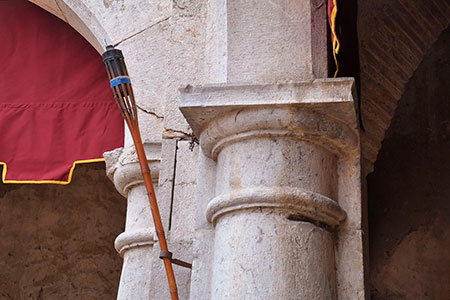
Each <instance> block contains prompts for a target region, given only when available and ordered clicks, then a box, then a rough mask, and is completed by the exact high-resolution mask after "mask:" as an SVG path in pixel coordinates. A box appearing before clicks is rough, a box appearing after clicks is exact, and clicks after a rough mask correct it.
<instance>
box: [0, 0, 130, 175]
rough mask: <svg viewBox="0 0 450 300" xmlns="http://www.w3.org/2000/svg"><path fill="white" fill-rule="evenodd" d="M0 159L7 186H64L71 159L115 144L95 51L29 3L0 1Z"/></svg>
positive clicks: (119, 134) (120, 130)
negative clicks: (8, 184)
mask: <svg viewBox="0 0 450 300" xmlns="http://www.w3.org/2000/svg"><path fill="white" fill-rule="evenodd" d="M0 40H1V46H0V60H1V69H0V164H3V181H4V182H5V183H15V182H29V183H68V182H70V179H71V173H72V171H73V167H74V166H75V164H76V163H82V162H93V161H100V160H102V153H103V152H105V151H108V150H112V149H115V148H117V147H121V146H122V145H123V139H124V123H123V120H122V117H121V115H120V112H119V111H118V108H117V106H116V103H115V101H114V98H113V94H112V92H111V88H110V87H109V82H108V78H107V75H106V72H105V69H104V66H103V63H102V59H101V56H100V55H99V54H98V53H97V52H96V51H95V49H94V48H93V47H92V46H91V45H90V44H89V43H88V42H87V41H86V40H84V38H83V37H82V36H81V35H80V34H78V33H77V32H76V31H75V30H74V29H73V28H72V27H70V26H69V25H67V24H66V23H64V22H63V21H61V20H60V19H58V18H57V17H55V16H53V15H51V14H50V13H48V12H46V11H45V10H43V9H41V8H39V7H37V6H35V5H34V4H31V3H29V2H27V1H18V0H7V1H0Z"/></svg>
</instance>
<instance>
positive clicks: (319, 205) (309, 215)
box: [206, 187, 346, 227]
mask: <svg viewBox="0 0 450 300" xmlns="http://www.w3.org/2000/svg"><path fill="white" fill-rule="evenodd" d="M254 208H279V209H281V210H285V211H286V212H288V214H289V216H295V217H298V216H301V217H303V218H305V219H311V220H312V221H314V222H317V223H324V224H326V225H328V226H330V227H336V226H337V225H339V224H340V223H341V222H343V221H344V220H345V218H346V213H345V211H344V210H343V209H342V208H341V207H340V206H339V204H337V203H336V202H335V201H334V200H332V199H330V198H328V197H325V196H323V195H321V194H318V193H314V192H311V191H306V190H303V189H301V188H292V187H257V188H246V189H241V190H236V191H233V192H231V193H228V194H222V195H219V196H217V197H215V198H214V199H212V200H211V201H210V202H209V204H208V206H207V209H206V217H207V219H208V221H209V222H211V223H214V222H215V221H216V220H217V219H218V218H219V217H220V216H222V215H224V214H226V213H230V212H235V211H239V210H244V209H254ZM289 216H288V217H289Z"/></svg>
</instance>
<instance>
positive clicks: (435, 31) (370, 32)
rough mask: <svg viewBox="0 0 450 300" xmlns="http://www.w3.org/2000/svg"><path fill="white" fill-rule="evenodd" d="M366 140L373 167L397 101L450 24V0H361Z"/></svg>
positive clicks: (365, 150)
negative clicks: (427, 53) (428, 52)
mask: <svg viewBox="0 0 450 300" xmlns="http://www.w3.org/2000/svg"><path fill="white" fill-rule="evenodd" d="M358 11H359V16H358V19H359V20H358V36H359V43H360V45H359V49H360V50H359V51H360V63H361V103H362V105H361V111H362V115H363V119H364V125H365V128H366V132H364V133H363V135H362V138H361V143H362V151H363V156H364V158H365V160H366V167H367V168H368V171H371V170H372V169H373V164H374V163H375V160H376V158H377V155H378V151H379V150H380V148H381V143H382V140H383V138H384V133H385V131H386V130H387V128H388V127H389V125H390V122H391V119H392V117H393V115H394V111H395V109H396V107H397V102H398V100H399V99H400V97H401V95H402V94H403V91H404V88H405V85H406V83H407V82H408V80H409V79H410V78H411V77H412V75H413V73H414V71H415V70H416V68H417V67H418V65H419V64H420V62H421V61H422V58H423V57H424V55H425V54H426V52H427V51H428V49H430V48H431V46H432V45H433V44H434V43H435V42H436V40H437V39H438V37H439V35H440V33H441V32H442V31H443V30H444V29H446V28H447V27H448V26H449V24H450V2H449V1H448V0H414V1H411V0H380V1H373V0H363V1H359V9H358Z"/></svg>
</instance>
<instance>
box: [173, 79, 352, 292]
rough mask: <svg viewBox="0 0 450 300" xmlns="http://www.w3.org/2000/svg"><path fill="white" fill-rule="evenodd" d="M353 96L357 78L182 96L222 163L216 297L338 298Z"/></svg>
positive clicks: (205, 148)
mask: <svg viewBox="0 0 450 300" xmlns="http://www.w3.org/2000/svg"><path fill="white" fill-rule="evenodd" d="M352 92H353V80H352V79H325V80H314V81H309V82H300V83H288V84H268V85H217V86H207V87H197V88H193V87H187V88H186V89H183V90H181V98H182V99H181V103H180V109H181V111H182V112H183V114H184V116H185V117H186V119H187V120H188V122H189V124H190V125H191V127H192V129H193V130H194V133H195V134H196V135H197V136H198V137H199V140H200V146H201V148H202V152H203V153H204V154H205V155H206V156H207V157H209V158H210V159H212V160H213V161H215V163H216V168H215V170H216V174H215V189H214V195H213V196H212V197H211V199H209V201H208V204H207V206H206V211H205V214H206V217H207V219H208V221H209V222H211V223H212V224H213V225H214V227H215V230H214V246H213V249H214V253H213V258H212V266H211V268H210V270H211V271H210V276H211V287H210V298H209V299H258V300H261V299H293V300H294V299H321V300H324V299H337V298H338V296H337V288H336V272H335V268H336V265H335V249H334V244H335V242H334V238H335V231H336V228H337V227H338V226H339V225H340V224H341V223H342V222H344V220H345V219H346V212H345V211H344V210H343V209H342V208H341V207H340V205H339V201H338V200H340V197H339V195H340V188H341V182H342V178H339V171H338V168H339V162H340V161H341V160H343V159H346V158H348V156H349V155H352V154H354V153H357V151H358V150H359V137H358V132H357V130H356V129H355V128H356V127H357V126H356V118H355V110H354V106H353V97H352ZM200 176H202V175H201V174H200ZM194 264H195V261H194ZM194 270H195V268H194ZM193 276H195V275H193ZM355 299H356V298H355Z"/></svg>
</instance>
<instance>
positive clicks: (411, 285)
mask: <svg viewBox="0 0 450 300" xmlns="http://www.w3.org/2000/svg"><path fill="white" fill-rule="evenodd" d="M449 74H450V28H448V29H447V30H446V31H445V32H443V33H442V35H441V36H440V38H439V40H438V42H437V43H436V44H435V45H434V46H433V47H432V49H430V50H429V52H428V54H427V55H426V57H425V58H424V60H423V61H422V63H421V64H420V66H419V67H418V69H417V70H416V72H415V73H414V76H413V78H412V79H411V80H410V82H409V83H408V85H407V86H406V90H405V93H404V94H403V96H402V98H401V100H400V102H399V105H398V108H397V110H396V112H395V116H394V118H393V120H392V123H391V126H390V128H389V130H388V131H387V133H386V137H385V139H384V141H383V146H382V149H381V151H380V153H379V156H378V160H377V161H376V163H375V171H374V172H373V173H372V174H370V175H369V176H368V193H369V229H370V231H369V238H370V285H371V298H372V299H376V300H381V299H383V300H384V299H386V300H387V299H442V300H448V299H450V252H449V249H450V79H449V78H450V77H449Z"/></svg>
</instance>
